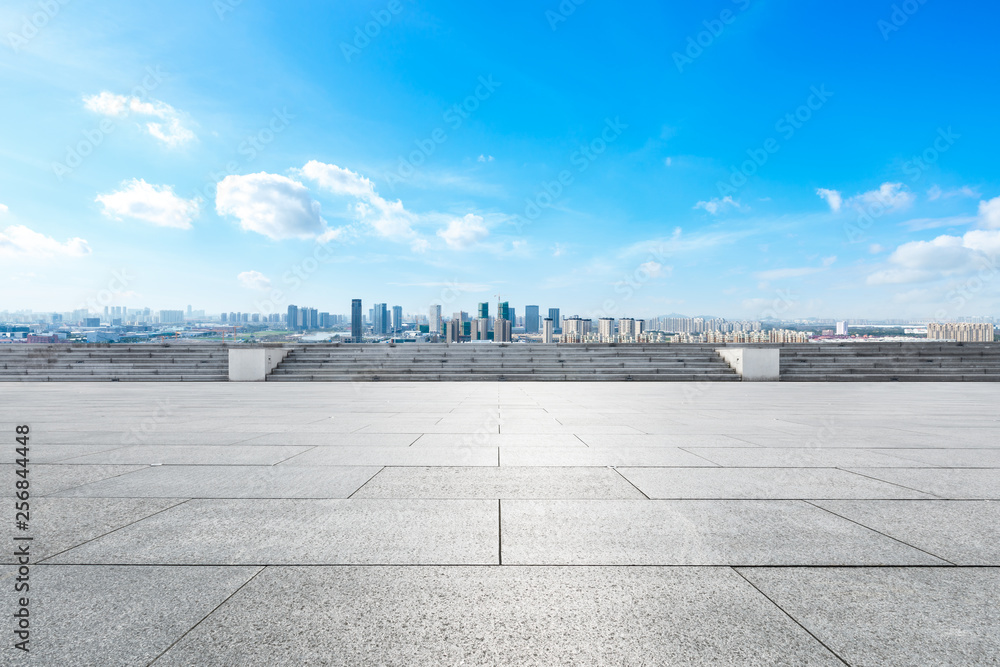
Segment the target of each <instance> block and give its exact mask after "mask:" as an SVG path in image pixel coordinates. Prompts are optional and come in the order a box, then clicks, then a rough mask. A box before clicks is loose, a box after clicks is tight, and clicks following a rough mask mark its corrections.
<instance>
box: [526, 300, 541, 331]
mask: <svg viewBox="0 0 1000 667" xmlns="http://www.w3.org/2000/svg"><path fill="white" fill-rule="evenodd" d="M524 332H525V333H530V334H531V333H538V306H525V307H524Z"/></svg>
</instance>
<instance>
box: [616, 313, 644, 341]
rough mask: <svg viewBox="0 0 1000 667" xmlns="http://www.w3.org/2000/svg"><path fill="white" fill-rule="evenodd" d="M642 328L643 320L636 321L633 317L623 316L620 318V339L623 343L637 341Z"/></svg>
mask: <svg viewBox="0 0 1000 667" xmlns="http://www.w3.org/2000/svg"><path fill="white" fill-rule="evenodd" d="M641 328H642V320H639V321H638V322H636V321H635V319H633V318H631V317H623V318H621V319H620V320H618V339H619V340H620V341H621V342H623V343H636V342H638V337H639V333H640V329H641Z"/></svg>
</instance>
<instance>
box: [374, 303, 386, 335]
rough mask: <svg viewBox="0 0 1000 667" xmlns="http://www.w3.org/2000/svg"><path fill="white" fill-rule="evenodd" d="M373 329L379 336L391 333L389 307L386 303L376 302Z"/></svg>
mask: <svg viewBox="0 0 1000 667" xmlns="http://www.w3.org/2000/svg"><path fill="white" fill-rule="evenodd" d="M372 329H373V331H374V333H375V335H377V336H384V335H385V334H387V333H389V309H388V307H387V306H386V304H384V303H376V304H375V308H374V317H373V318H372Z"/></svg>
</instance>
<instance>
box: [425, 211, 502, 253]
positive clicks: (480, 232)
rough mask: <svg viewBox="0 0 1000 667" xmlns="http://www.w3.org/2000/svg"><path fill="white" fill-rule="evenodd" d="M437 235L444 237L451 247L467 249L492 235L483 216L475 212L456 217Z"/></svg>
mask: <svg viewBox="0 0 1000 667" xmlns="http://www.w3.org/2000/svg"><path fill="white" fill-rule="evenodd" d="M437 235H438V236H440V237H441V238H442V239H444V242H445V243H447V244H448V247H449V248H453V249H455V250H465V249H467V248H470V247H472V246H474V245H476V244H477V243H479V242H480V241H482V240H483V239H485V238H486V237H487V236H489V235H490V231H489V229H487V228H486V225H484V224H483V218H482V216H478V215H475V214H474V213H469V214H467V215H466V216H465V217H464V218H455V219H454V220H452V221H451V222H449V223H448V226H447V227H446V228H444V229H439V230H438V232H437Z"/></svg>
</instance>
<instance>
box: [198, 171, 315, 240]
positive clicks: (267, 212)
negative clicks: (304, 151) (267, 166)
mask: <svg viewBox="0 0 1000 667" xmlns="http://www.w3.org/2000/svg"><path fill="white" fill-rule="evenodd" d="M215 210H216V211H217V212H218V213H219V215H231V216H233V217H235V218H236V219H238V220H239V221H240V228H242V229H243V230H245V231H250V232H257V233H258V234H263V235H264V236H266V237H268V238H270V239H273V240H275V241H279V240H282V239H293V238H294V239H315V238H317V237H321V236H324V235H327V234H329V232H330V230H329V229H328V228H327V225H326V221H325V220H323V218H322V217H321V216H320V205H319V202H317V201H315V200H314V199H313V198H312V197H311V196H310V194H309V190H308V188H306V186H304V185H302V184H301V183H299V182H298V181H294V180H292V179H290V178H288V177H287V176H280V175H278V174H268V173H266V172H261V173H257V174H247V175H246V176H236V175H231V176H226V177H225V178H224V179H222V181H220V182H219V185H218V187H217V189H216V194H215Z"/></svg>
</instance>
